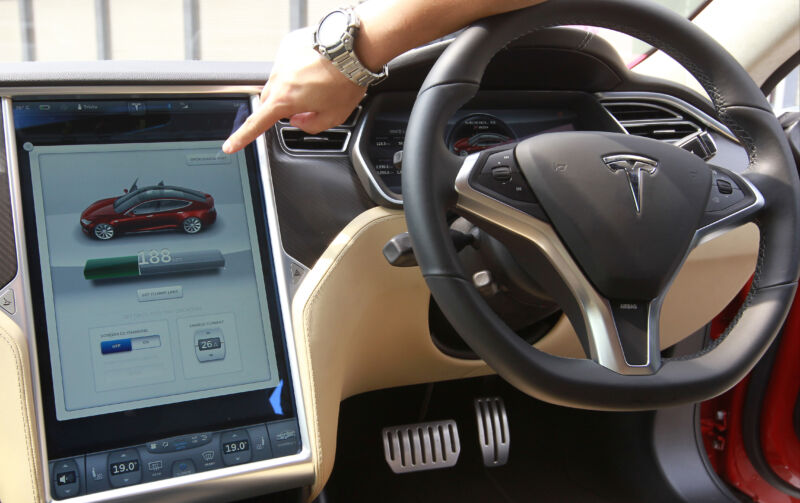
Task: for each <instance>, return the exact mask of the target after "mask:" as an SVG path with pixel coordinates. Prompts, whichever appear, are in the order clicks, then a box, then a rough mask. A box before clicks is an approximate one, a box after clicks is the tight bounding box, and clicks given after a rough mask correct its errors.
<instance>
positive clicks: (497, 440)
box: [475, 396, 511, 468]
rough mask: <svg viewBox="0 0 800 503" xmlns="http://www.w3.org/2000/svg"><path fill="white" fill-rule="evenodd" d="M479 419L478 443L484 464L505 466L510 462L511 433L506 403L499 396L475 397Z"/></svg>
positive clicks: (476, 413) (476, 412)
mask: <svg viewBox="0 0 800 503" xmlns="http://www.w3.org/2000/svg"><path fill="white" fill-rule="evenodd" d="M475 415H476V416H477V419H478V444H479V445H480V446H481V453H482V454H483V466H487V467H490V468H491V467H494V466H503V465H504V464H506V463H508V452H509V449H510V447H511V435H510V432H509V429H508V414H506V404H505V403H504V402H503V399H502V398H500V397H499V396H495V397H490V398H476V399H475Z"/></svg>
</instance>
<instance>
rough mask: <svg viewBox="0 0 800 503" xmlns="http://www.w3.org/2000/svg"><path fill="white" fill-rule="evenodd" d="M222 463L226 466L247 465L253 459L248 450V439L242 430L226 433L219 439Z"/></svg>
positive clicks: (250, 451)
mask: <svg viewBox="0 0 800 503" xmlns="http://www.w3.org/2000/svg"><path fill="white" fill-rule="evenodd" d="M220 449H221V450H222V462H223V463H225V465H226V466H232V465H240V464H242V463H247V462H248V461H250V459H251V458H252V457H253V453H252V450H251V449H250V437H249V436H248V435H247V432H246V431H244V430H236V431H228V432H225V433H223V434H222V437H221V438H220Z"/></svg>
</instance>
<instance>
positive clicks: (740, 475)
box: [700, 283, 800, 503]
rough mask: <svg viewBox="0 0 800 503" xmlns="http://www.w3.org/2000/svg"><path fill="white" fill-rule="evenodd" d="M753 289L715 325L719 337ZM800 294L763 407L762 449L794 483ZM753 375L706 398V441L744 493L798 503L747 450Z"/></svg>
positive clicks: (798, 468) (719, 467) (799, 468)
mask: <svg viewBox="0 0 800 503" xmlns="http://www.w3.org/2000/svg"><path fill="white" fill-rule="evenodd" d="M749 290H750V284H749V283H748V284H747V285H746V286H745V288H744V289H743V290H742V292H741V293H740V294H739V296H737V298H736V299H734V300H733V301H732V302H731V303H730V305H728V307H726V308H725V310H724V311H723V312H722V313H720V314H719V315H718V316H717V317H716V318H714V320H713V321H712V324H711V337H712V338H714V339H716V338H718V337H719V336H720V335H721V334H722V333H724V331H725V329H726V328H727V327H728V325H729V324H730V323H731V322H732V321H733V319H734V317H735V316H736V313H737V312H738V311H739V308H740V307H741V305H742V303H743V302H744V300H745V298H746V296H747V292H748V291H749ZM798 356H800V294H799V295H797V296H795V300H794V304H793V306H792V310H791V311H790V314H789V318H788V319H787V321H786V325H785V326H784V332H783V339H782V340H781V343H780V347H779V348H778V355H777V358H776V360H775V363H774V365H773V368H772V374H771V376H770V381H769V386H768V388H767V391H766V396H765V397H764V401H763V403H762V409H761V411H760V416H761V418H760V433H761V447H762V450H763V452H764V455H765V457H766V459H767V461H768V463H769V465H770V467H771V468H772V470H773V471H774V472H775V474H777V475H778V476H779V477H781V478H782V479H784V480H785V481H787V482H789V483H790V484H792V485H794V486H798V482H800V440H798V437H797V433H796V432H795V429H794V423H793V418H794V410H795V406H796V403H797V399H798V392H800V366H798V364H797V361H798ZM749 384H750V376H749V375H748V376H747V377H745V378H744V379H743V380H742V381H741V382H740V383H739V384H737V385H736V386H735V387H734V388H733V389H731V390H730V391H728V392H727V393H725V394H723V395H720V396H719V397H717V398H714V399H712V400H708V401H706V402H703V403H702V404H701V406H700V417H701V421H700V428H701V432H702V437H703V443H704V444H705V447H706V452H707V453H708V457H709V460H710V461H711V465H712V466H713V468H714V470H715V471H716V472H717V473H718V474H719V475H720V477H722V478H723V479H724V480H726V481H727V482H728V483H730V484H731V485H732V486H734V487H735V488H736V489H738V490H739V491H741V492H742V493H744V494H746V495H748V496H749V497H751V498H752V499H753V500H754V501H756V502H759V503H797V502H798V500H797V499H795V498H792V497H791V496H789V495H788V494H786V493H784V492H783V491H781V490H779V489H778V488H776V487H775V486H773V485H772V484H770V483H769V482H768V481H767V480H765V479H764V478H763V477H761V475H760V474H759V473H758V471H757V470H756V468H755V467H754V466H753V464H752V462H751V461H750V458H749V457H748V454H747V450H746V448H745V443H744V438H743V433H742V431H743V429H742V417H743V415H744V414H743V412H744V407H745V401H746V399H747V392H748V385H749Z"/></svg>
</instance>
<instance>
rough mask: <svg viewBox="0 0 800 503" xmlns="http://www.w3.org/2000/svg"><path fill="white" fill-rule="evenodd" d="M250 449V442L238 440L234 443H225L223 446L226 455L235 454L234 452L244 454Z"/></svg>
mask: <svg viewBox="0 0 800 503" xmlns="http://www.w3.org/2000/svg"><path fill="white" fill-rule="evenodd" d="M248 449H250V441H249V440H236V441H233V442H225V443H224V444H222V452H223V453H225V454H233V453H234V452H244V451H246V450H248Z"/></svg>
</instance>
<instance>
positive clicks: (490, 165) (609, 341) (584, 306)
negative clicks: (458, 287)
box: [455, 150, 662, 375]
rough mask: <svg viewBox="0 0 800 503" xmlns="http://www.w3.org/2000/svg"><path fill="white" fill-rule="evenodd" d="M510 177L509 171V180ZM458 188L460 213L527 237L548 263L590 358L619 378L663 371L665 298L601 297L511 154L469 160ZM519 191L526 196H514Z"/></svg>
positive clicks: (483, 224)
mask: <svg viewBox="0 0 800 503" xmlns="http://www.w3.org/2000/svg"><path fill="white" fill-rule="evenodd" d="M498 166H500V167H501V168H500V169H502V167H510V169H509V170H508V171H510V177H509V178H511V179H510V180H508V181H506V182H505V183H508V184H510V185H509V186H510V188H506V187H505V186H503V185H500V183H497V180H493V179H492V178H494V177H493V176H492V175H493V173H492V170H493V169H498ZM506 173H507V172H506V171H505V170H504V173H503V175H504V176H503V180H504V181H505V180H506V179H507V177H506V176H505V175H506ZM512 180H513V182H512ZM523 184H524V185H523ZM455 185H456V193H457V194H458V202H457V209H458V210H459V211H460V212H462V213H464V214H465V216H467V217H470V218H472V219H473V220H475V221H476V224H477V225H479V226H480V227H483V228H484V229H486V230H488V231H489V232H491V231H492V230H500V231H501V232H504V233H511V234H513V235H516V236H518V237H521V238H523V239H524V240H526V241H527V242H529V243H530V244H531V245H532V246H535V247H536V248H537V250H538V251H539V252H540V253H541V255H543V256H544V257H545V258H546V259H547V261H548V262H549V264H550V266H551V268H552V270H553V271H555V273H556V274H557V276H558V278H559V281H560V282H561V283H562V284H563V286H564V287H565V288H564V289H563V293H562V294H561V295H559V292H558V291H557V290H559V289H558V287H555V285H551V286H553V287H554V288H553V289H552V291H553V293H554V294H555V297H558V298H557V299H556V300H557V301H559V303H560V304H561V305H562V308H563V309H564V311H565V312H566V313H567V315H568V317H569V318H570V321H571V322H572V324H573V327H574V328H575V330H576V332H577V333H578V336H579V338H580V339H581V342H582V344H583V346H584V349H585V352H586V354H587V356H588V357H589V358H591V359H592V360H594V361H596V362H597V363H599V364H600V365H602V366H604V367H606V368H608V369H609V370H612V371H614V372H617V373H619V374H634V375H642V374H650V373H653V372H655V371H656V370H658V368H659V367H660V365H661V360H660V348H659V336H658V319H659V315H660V312H661V300H662V297H659V298H658V299H656V300H653V301H623V302H614V301H610V300H608V299H606V298H605V297H603V295H601V294H600V293H598V292H597V290H596V289H595V288H594V286H593V285H592V283H591V282H590V281H589V279H588V278H587V277H586V275H585V274H584V273H583V271H582V270H581V268H580V267H579V266H578V264H577V263H576V262H575V260H574V259H573V258H572V256H571V254H570V253H569V251H568V250H567V248H566V247H565V246H564V244H563V243H562V242H561V239H560V238H559V237H558V234H557V233H556V231H555V230H554V229H553V227H552V225H550V223H549V221H548V219H547V216H546V215H545V214H544V212H543V211H542V209H541V207H540V206H539V204H538V202H536V199H535V196H533V192H532V191H530V187H528V184H527V181H526V180H525V178H524V177H523V176H522V174H521V172H520V171H519V168H518V167H516V162H515V161H514V156H513V153H512V151H511V150H508V151H500V152H488V153H484V154H473V155H471V156H469V157H467V158H466V159H465V160H464V162H463V164H462V167H461V170H460V172H459V174H458V176H457V177H456V183H455ZM518 186H523V187H524V189H523V191H528V192H529V194H530V195H528V194H527V193H525V192H523V191H518V190H517V189H516V187H518ZM520 192H522V193H523V195H522V196H521V197H512V196H513V195H515V194H518V193H520ZM531 196H533V197H531ZM539 279H540V280H544V278H542V277H540V278H539Z"/></svg>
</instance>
